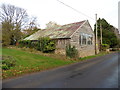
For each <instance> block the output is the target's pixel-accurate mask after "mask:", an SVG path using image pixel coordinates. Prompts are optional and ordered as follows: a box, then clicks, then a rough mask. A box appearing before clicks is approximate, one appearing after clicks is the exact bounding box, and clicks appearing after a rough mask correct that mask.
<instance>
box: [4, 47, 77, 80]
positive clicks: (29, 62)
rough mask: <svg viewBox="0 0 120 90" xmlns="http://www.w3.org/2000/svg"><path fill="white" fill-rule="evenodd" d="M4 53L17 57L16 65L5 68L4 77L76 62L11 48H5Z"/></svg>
mask: <svg viewBox="0 0 120 90" xmlns="http://www.w3.org/2000/svg"><path fill="white" fill-rule="evenodd" d="M2 54H3V55H9V56H12V57H13V58H14V59H16V65H15V67H11V68H10V69H9V70H3V73H2V76H3V79H5V78H11V77H15V76H19V75H23V74H27V73H31V72H37V71H42V70H47V69H51V68H54V67H58V66H62V65H66V64H71V63H74V62H76V61H73V60H60V59H55V58H52V57H48V56H43V55H37V54H33V53H29V52H26V51H22V50H16V49H9V48H3V49H2Z"/></svg>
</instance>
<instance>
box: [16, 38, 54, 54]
mask: <svg viewBox="0 0 120 90" xmlns="http://www.w3.org/2000/svg"><path fill="white" fill-rule="evenodd" d="M18 47H20V48H22V47H26V48H35V49H37V50H39V51H42V52H45V53H48V52H53V51H54V50H55V41H53V40H51V39H50V38H49V37H43V38H39V40H38V41H37V42H32V41H31V40H23V41H19V43H18Z"/></svg>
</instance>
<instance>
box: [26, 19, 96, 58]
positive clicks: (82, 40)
mask: <svg viewBox="0 0 120 90" xmlns="http://www.w3.org/2000/svg"><path fill="white" fill-rule="evenodd" d="M40 37H50V38H51V39H53V40H56V51H55V53H59V54H65V48H66V46H67V45H69V44H71V46H75V47H76V49H77V50H78V52H79V56H80V57H85V56H90V55H94V54H95V35H94V32H93V30H92V28H91V26H90V24H89V21H88V20H84V21H81V22H76V23H71V24H66V25H63V26H60V27H57V28H50V29H44V30H39V31H37V32H36V33H34V34H32V35H31V36H29V37H27V38H25V39H24V40H33V41H35V40H38V39H39V38H40Z"/></svg>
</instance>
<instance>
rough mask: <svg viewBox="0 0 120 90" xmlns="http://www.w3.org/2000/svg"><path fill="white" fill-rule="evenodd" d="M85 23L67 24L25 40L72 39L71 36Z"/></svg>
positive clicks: (40, 31)
mask: <svg viewBox="0 0 120 90" xmlns="http://www.w3.org/2000/svg"><path fill="white" fill-rule="evenodd" d="M84 22H85V21H81V22H76V23H71V24H66V25H63V26H60V27H57V28H51V29H43V30H39V31H37V32H35V33H34V34H32V35H30V36H29V37H27V38H25V39H24V40H38V39H39V38H40V37H50V38H51V39H58V38H70V36H71V35H72V34H73V33H74V32H75V31H76V30H77V29H78V28H79V27H80V26H81V25H82V24H83V23H84Z"/></svg>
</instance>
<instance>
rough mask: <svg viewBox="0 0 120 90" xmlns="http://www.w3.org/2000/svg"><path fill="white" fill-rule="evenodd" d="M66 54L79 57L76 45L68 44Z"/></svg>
mask: <svg viewBox="0 0 120 90" xmlns="http://www.w3.org/2000/svg"><path fill="white" fill-rule="evenodd" d="M66 56H67V57H70V58H78V51H77V49H76V48H75V46H73V47H72V46H71V45H68V46H66Z"/></svg>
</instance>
